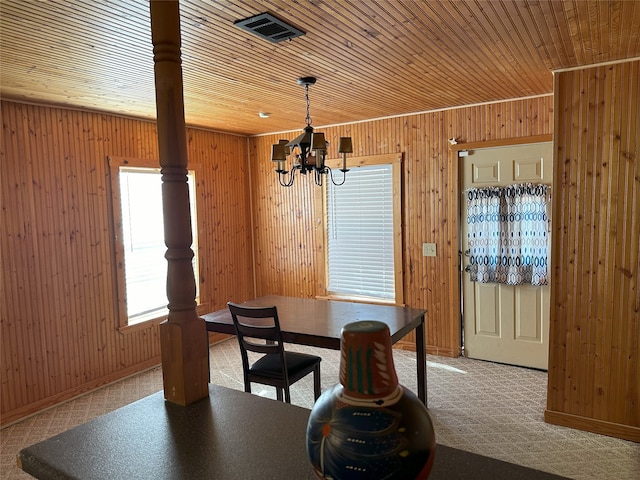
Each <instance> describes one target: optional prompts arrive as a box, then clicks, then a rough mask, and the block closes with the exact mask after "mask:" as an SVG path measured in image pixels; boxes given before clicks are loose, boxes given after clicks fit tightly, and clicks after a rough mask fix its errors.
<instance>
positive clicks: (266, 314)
mask: <svg viewBox="0 0 640 480" xmlns="http://www.w3.org/2000/svg"><path fill="white" fill-rule="evenodd" d="M227 305H228V307H229V310H230V311H231V317H232V318H233V324H234V325H235V328H236V334H237V337H238V343H239V345H240V353H241V354H242V368H243V370H244V391H245V392H248V393H251V382H255V383H261V384H263V385H270V386H273V387H275V388H276V395H277V398H278V400H280V401H282V391H283V390H284V399H285V401H286V402H287V403H291V394H290V393H289V386H290V385H292V384H293V383H295V382H297V381H298V380H300V379H301V378H303V377H305V376H307V375H308V374H309V373H311V372H313V394H314V398H315V399H316V400H317V399H318V397H319V396H320V361H321V360H322V359H321V358H320V357H317V356H315V355H309V354H306V353H297V352H286V351H285V349H284V343H283V342H282V334H281V332H280V321H279V320H278V311H277V309H276V307H275V306H274V307H246V306H241V305H238V304H235V303H232V302H228V303H227ZM248 352H256V353H262V354H264V355H263V356H262V357H261V358H260V359H258V360H257V361H255V362H254V363H253V364H251V365H250V364H249V354H248Z"/></svg>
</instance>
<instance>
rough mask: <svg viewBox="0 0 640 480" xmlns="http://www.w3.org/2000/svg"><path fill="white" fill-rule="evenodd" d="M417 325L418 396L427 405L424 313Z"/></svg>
mask: <svg viewBox="0 0 640 480" xmlns="http://www.w3.org/2000/svg"><path fill="white" fill-rule="evenodd" d="M420 320H421V321H420V325H418V326H417V327H416V363H417V367H418V368H417V371H418V398H419V399H420V400H422V401H423V403H424V405H425V407H426V406H427V354H426V352H425V345H424V315H423V316H422V318H421V319H420Z"/></svg>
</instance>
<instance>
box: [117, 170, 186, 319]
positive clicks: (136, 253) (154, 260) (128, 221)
mask: <svg viewBox="0 0 640 480" xmlns="http://www.w3.org/2000/svg"><path fill="white" fill-rule="evenodd" d="M188 183H189V190H190V191H189V196H190V199H191V223H192V225H193V228H194V231H193V239H194V241H193V245H192V247H191V248H192V249H193V251H194V252H197V251H198V249H197V236H196V231H195V224H196V222H195V214H194V212H195V201H194V199H195V189H194V185H195V177H194V173H193V172H189V176H188ZM120 199H121V212H122V241H123V245H124V260H125V261H124V264H125V284H126V299H127V317H128V324H129V325H133V324H136V323H140V322H143V321H145V320H150V319H153V318H158V317H160V316H162V315H165V314H166V313H168V309H167V303H168V300H167V260H166V259H165V258H164V255H165V252H166V251H167V247H166V246H165V244H164V218H163V214H162V180H161V174H160V171H159V169H155V168H136V167H120ZM194 272H195V273H196V275H197V272H198V269H197V255H196V256H194ZM197 284H198V282H197V276H196V285H197Z"/></svg>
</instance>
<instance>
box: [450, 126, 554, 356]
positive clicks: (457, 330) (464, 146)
mask: <svg viewBox="0 0 640 480" xmlns="http://www.w3.org/2000/svg"><path fill="white" fill-rule="evenodd" d="M552 141H553V135H552V134H550V133H548V134H543V135H532V136H528V137H518V138H505V139H499V140H485V141H480V142H469V143H456V144H455V145H450V146H449V164H450V165H453V166H454V167H455V168H453V169H452V171H453V172H454V173H453V174H454V176H455V191H456V195H455V197H456V198H455V201H454V208H455V211H456V215H455V216H454V221H455V225H454V230H453V231H454V232H455V236H456V238H454V239H453V242H452V245H455V246H456V247H455V248H457V249H458V252H459V253H458V295H459V297H458V300H459V301H458V302H457V303H458V316H457V319H458V321H457V322H453V321H452V322H451V325H450V328H451V338H453V339H454V340H456V345H455V346H454V349H453V350H454V354H455V355H456V356H461V355H463V354H464V345H463V344H462V328H463V321H464V319H463V318H462V302H463V297H462V273H463V272H462V245H461V243H460V242H461V235H460V229H461V224H460V214H461V211H460V183H461V180H460V161H459V158H460V157H459V153H460V152H461V151H472V150H477V149H480V148H493V147H510V146H514V145H523V144H527V143H543V142H552ZM554 156H555V151H554ZM551 187H552V188H553V183H552V185H551Z"/></svg>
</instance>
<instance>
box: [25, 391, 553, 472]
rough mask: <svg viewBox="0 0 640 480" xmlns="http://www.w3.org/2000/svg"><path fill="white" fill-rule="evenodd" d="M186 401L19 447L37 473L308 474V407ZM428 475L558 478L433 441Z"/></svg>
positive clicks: (154, 399)
mask: <svg viewBox="0 0 640 480" xmlns="http://www.w3.org/2000/svg"><path fill="white" fill-rule="evenodd" d="M209 388H210V391H209V398H208V399H203V400H201V401H199V402H196V403H194V404H192V405H190V406H187V407H180V406H178V405H174V404H171V403H169V402H166V401H165V400H164V398H163V393H162V392H158V393H156V394H154V395H151V396H149V397H146V398H144V399H142V400H139V401H137V402H135V403H132V404H130V405H127V406H125V407H122V408H120V409H118V410H115V411H113V412H111V413H109V414H107V415H104V416H102V417H99V418H96V419H94V420H92V421H90V422H88V423H85V424H84V425H80V426H78V427H76V428H73V429H71V430H69V431H66V432H64V433H61V434H59V435H56V436H54V437H52V438H50V439H48V440H45V441H43V442H40V443H37V444H35V445H32V446H30V447H27V448H25V449H23V450H22V451H21V452H20V454H19V456H18V457H19V458H18V459H19V462H20V463H21V465H22V468H23V470H24V471H26V472H27V473H29V474H31V475H33V476H35V477H36V478H40V479H56V480H58V479H83V480H88V479H100V480H104V479H113V480H115V479H154V480H155V479H205V478H206V479H224V480H235V479H238V480H246V479H251V478H256V479H264V480H267V479H274V480H275V479H278V480H280V479H287V480H288V479H295V480H305V479H309V480H311V479H315V478H316V477H315V475H314V474H313V472H312V470H311V467H310V464H309V462H308V460H307V456H306V448H305V432H306V425H307V419H308V417H309V410H307V409H304V408H300V407H296V406H292V405H288V404H285V403H282V402H277V401H274V400H270V399H265V398H262V397H259V396H256V395H251V394H247V393H244V392H240V391H237V390H231V389H228V388H225V387H220V386H216V385H210V386H209ZM429 478H430V479H445V478H446V479H466V478H469V479H471V478H472V479H474V480H476V479H492V480H493V479H509V480H519V479H522V480H527V479H536V480H540V479H554V478H555V479H558V478H562V477H558V476H556V475H552V474H548V473H544V472H541V471H538V470H532V469H530V468H525V467H521V466H518V465H514V464H511V463H506V462H502V461H499V460H494V459H491V458H488V457H483V456H481V455H476V454H473V453H469V452H465V451H462V450H458V449H455V448H450V447H446V446H444V445H438V446H437V447H436V457H435V463H434V466H433V470H432V472H431V475H430V477H429Z"/></svg>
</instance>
